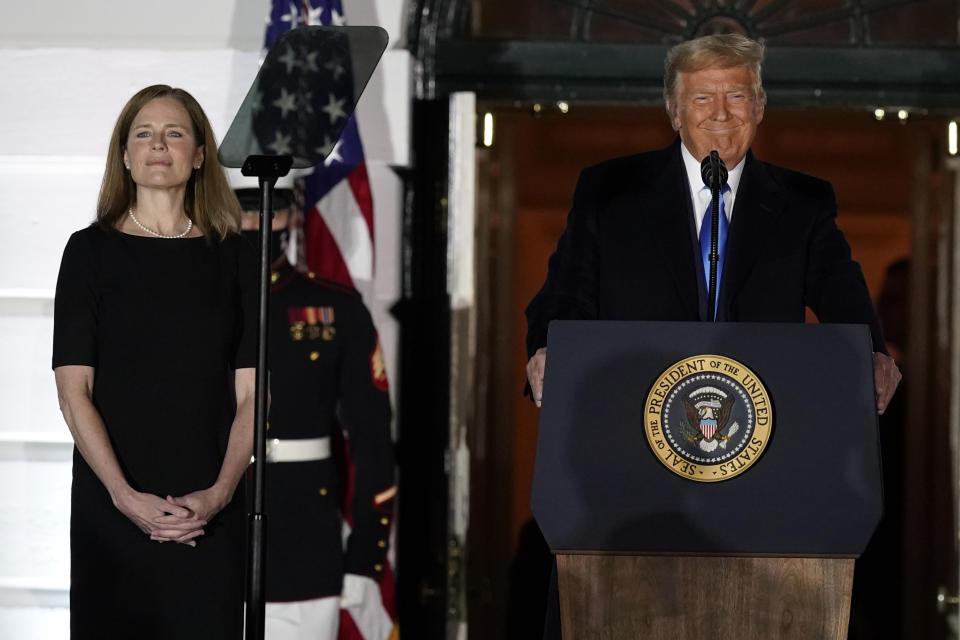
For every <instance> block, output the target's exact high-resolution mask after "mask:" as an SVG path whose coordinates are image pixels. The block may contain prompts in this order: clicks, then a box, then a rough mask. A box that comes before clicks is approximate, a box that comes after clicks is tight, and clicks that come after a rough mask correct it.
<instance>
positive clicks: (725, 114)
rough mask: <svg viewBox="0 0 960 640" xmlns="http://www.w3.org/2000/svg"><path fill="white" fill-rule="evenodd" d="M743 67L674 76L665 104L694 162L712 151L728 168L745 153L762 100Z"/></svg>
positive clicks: (754, 129) (751, 139)
mask: <svg viewBox="0 0 960 640" xmlns="http://www.w3.org/2000/svg"><path fill="white" fill-rule="evenodd" d="M757 93H758V92H757V86H756V78H754V75H753V71H752V70H751V69H750V68H749V67H728V68H726V69H718V68H707V69H702V70H700V71H693V72H691V73H680V74H678V77H677V87H676V95H674V96H673V98H672V99H671V100H669V101H668V102H667V108H668V110H669V112H670V118H671V120H672V121H673V126H674V127H675V128H676V129H677V131H678V132H679V133H680V139H681V140H682V141H683V144H684V146H686V148H687V150H688V151H689V152H690V153H691V154H692V155H693V157H694V158H696V159H697V160H701V161H702V160H703V159H704V158H705V157H707V156H708V155H710V151H712V150H714V149H716V150H717V151H718V152H719V153H720V157H721V158H722V159H723V162H724V163H725V164H726V165H727V168H728V169H732V168H733V167H735V166H736V165H737V163H739V162H740V161H741V160H742V159H743V157H744V156H745V155H746V153H747V150H748V149H749V148H750V145H751V144H753V139H754V137H755V136H756V135H757V125H758V124H760V121H761V120H763V101H762V100H761V99H760V96H758V95H757Z"/></svg>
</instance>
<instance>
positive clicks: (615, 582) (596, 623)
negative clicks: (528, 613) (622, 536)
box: [557, 554, 854, 640]
mask: <svg viewBox="0 0 960 640" xmlns="http://www.w3.org/2000/svg"><path fill="white" fill-rule="evenodd" d="M853 562H854V561H853V559H836V558H770V557H764V558H752V557H703V556H613V555H587V554H557V573H558V579H559V588H560V612H561V620H562V624H563V638H564V640H583V639H597V640H601V639H602V640H608V639H609V640H621V639H633V638H642V639H643V640H675V639H676V638H711V639H715V640H753V639H760V638H762V639H763V640H778V639H783V640H787V639H791V640H792V639H796V640H820V639H823V640H846V637H847V624H848V621H849V618H850V590H851V588H852V586H853Z"/></svg>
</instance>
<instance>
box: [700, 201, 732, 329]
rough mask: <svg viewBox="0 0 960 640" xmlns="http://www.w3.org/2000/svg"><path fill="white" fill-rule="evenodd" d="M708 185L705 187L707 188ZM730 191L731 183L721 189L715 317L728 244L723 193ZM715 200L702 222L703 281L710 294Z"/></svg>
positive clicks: (708, 207)
mask: <svg viewBox="0 0 960 640" xmlns="http://www.w3.org/2000/svg"><path fill="white" fill-rule="evenodd" d="M706 188H707V187H704V189H706ZM729 191H730V185H729V184H724V185H723V189H722V190H721V191H720V229H719V233H718V234H717V253H719V254H720V257H719V259H718V260H717V292H716V298H715V299H714V301H713V314H714V315H713V317H714V318H716V317H717V310H718V308H719V306H720V305H719V302H720V277H721V276H722V275H723V254H724V251H723V250H724V248H725V247H726V246H727V228H728V227H729V223H728V222H727V214H726V211H725V210H724V206H723V194H724V193H728V192H729ZM712 205H713V200H712V199H711V200H710V204H708V205H707V212H706V214H705V215H704V216H703V222H702V223H700V255H701V257H702V258H703V282H704V291H705V292H706V293H707V295H710V233H711V230H712V227H713V211H712V208H713V206H712Z"/></svg>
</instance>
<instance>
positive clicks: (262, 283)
mask: <svg viewBox="0 0 960 640" xmlns="http://www.w3.org/2000/svg"><path fill="white" fill-rule="evenodd" d="M292 164H293V158H292V157H290V156H249V157H248V158H247V160H246V162H244V163H243V167H242V168H241V169H240V171H241V173H243V175H245V176H257V177H258V178H259V180H260V261H259V268H258V276H259V296H258V307H259V308H258V310H257V318H258V322H257V374H256V395H255V396H254V398H255V402H254V431H253V457H254V459H253V487H252V493H253V500H252V506H251V510H250V516H249V530H248V531H249V536H250V540H249V545H248V551H249V556H248V557H247V580H248V581H247V614H246V615H247V619H246V634H245V637H246V638H247V640H251V639H253V640H262V638H263V634H264V612H265V605H266V600H265V594H264V577H265V568H266V566H265V565H266V548H267V545H266V537H267V517H266V514H265V513H264V511H263V488H264V474H265V471H266V467H265V465H266V455H267V446H266V444H267V428H266V425H267V409H268V402H267V389H268V384H269V380H270V372H269V370H268V369H267V347H268V338H267V336H268V329H269V326H268V325H269V311H270V265H271V264H273V262H272V258H271V256H270V225H271V222H272V220H273V186H274V185H275V184H276V182H277V178H279V177H281V176H285V175H287V172H288V171H290V166H291V165H292Z"/></svg>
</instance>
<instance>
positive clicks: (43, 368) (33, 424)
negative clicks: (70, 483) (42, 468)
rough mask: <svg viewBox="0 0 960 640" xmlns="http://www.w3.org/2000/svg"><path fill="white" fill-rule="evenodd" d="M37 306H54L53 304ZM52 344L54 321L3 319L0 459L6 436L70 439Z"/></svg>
mask: <svg viewBox="0 0 960 640" xmlns="http://www.w3.org/2000/svg"><path fill="white" fill-rule="evenodd" d="M48 300H49V299H48ZM35 302H36V303H37V304H43V305H44V306H50V303H49V302H43V301H40V300H36V301H35ZM5 306H6V307H8V308H9V307H10V306H12V305H10V304H9V303H8V302H7V300H5V299H3V298H0V310H3V307H5ZM52 342H53V318H52V317H50V316H37V315H18V316H11V315H6V314H3V315H0V353H2V354H3V364H2V366H0V455H2V452H3V449H2V439H3V437H4V434H11V433H24V434H34V435H36V436H37V437H42V438H45V439H49V438H50V437H59V438H60V439H62V440H69V439H70V433H69V431H68V430H67V427H66V424H65V423H64V422H63V417H62V416H61V415H60V409H59V406H58V404H57V388H56V385H55V384H54V381H53V371H52V370H51V369H50V364H51V362H50V358H51V354H52V351H53V349H52ZM0 511H2V509H0ZM0 531H2V529H0ZM2 546H3V545H2V544H0V547H2Z"/></svg>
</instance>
